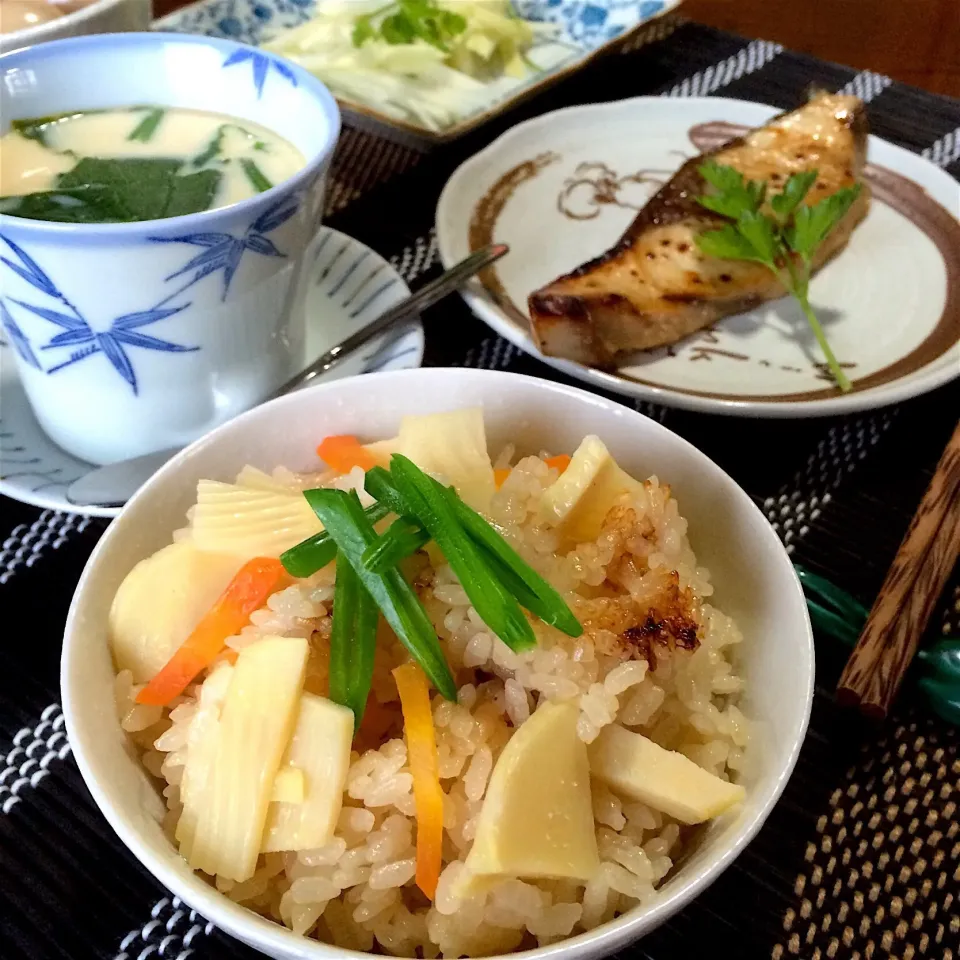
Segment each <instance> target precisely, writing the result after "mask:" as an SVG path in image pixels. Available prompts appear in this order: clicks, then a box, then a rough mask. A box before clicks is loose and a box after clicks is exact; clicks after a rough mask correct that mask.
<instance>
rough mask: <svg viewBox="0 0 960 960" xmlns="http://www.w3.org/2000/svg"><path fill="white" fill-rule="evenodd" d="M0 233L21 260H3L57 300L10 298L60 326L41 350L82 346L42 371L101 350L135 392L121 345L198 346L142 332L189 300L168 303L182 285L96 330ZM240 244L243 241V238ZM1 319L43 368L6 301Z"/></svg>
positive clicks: (165, 349)
mask: <svg viewBox="0 0 960 960" xmlns="http://www.w3.org/2000/svg"><path fill="white" fill-rule="evenodd" d="M0 239H2V240H3V242H4V243H5V244H6V245H7V246H8V247H9V248H10V249H11V250H12V251H13V252H14V254H15V255H16V257H17V259H18V260H19V263H13V262H12V261H10V260H8V259H7V258H5V257H4V258H0V260H2V262H3V264H4V265H5V266H6V267H7V268H8V269H10V270H11V271H12V272H13V273H15V274H16V275H17V276H18V277H20V278H21V279H22V280H24V281H26V282H27V283H28V284H30V286H32V287H34V288H35V289H36V290H39V291H41V292H43V293H44V294H46V295H47V296H48V297H49V298H50V299H52V300H54V301H56V303H57V306H56V307H53V306H45V305H43V304H37V303H29V302H27V301H25V300H17V299H15V298H13V297H10V298H9V302H10V303H11V304H16V305H17V306H18V307H20V308H21V309H22V310H24V311H26V313H27V314H29V315H31V316H33V317H39V318H40V319H41V320H46V321H47V322H48V323H52V324H53V325H54V326H56V327H58V328H59V329H60V331H61V332H60V333H56V334H54V335H53V336H52V337H50V339H49V340H48V341H47V342H46V343H44V344H43V345H42V346H41V347H40V349H41V350H58V349H63V348H65V347H80V348H81V349H79V350H77V349H74V350H73V351H72V352H71V354H70V356H69V357H68V358H67V359H66V360H61V361H60V362H59V363H55V364H54V365H53V366H51V367H49V368H48V369H47V370H46V371H45V372H46V373H48V374H52V373H56V372H57V371H58V370H63V369H65V368H66V367H69V366H71V365H73V364H75V363H79V362H80V361H81V360H85V359H87V357H92V356H94V355H96V354H99V353H102V354H103V355H104V357H106V359H107V360H108V361H109V363H110V365H111V366H112V367H113V369H114V370H115V371H116V372H117V373H118V374H119V375H120V376H121V377H122V378H123V379H124V380H125V381H126V382H127V383H128V384H129V385H130V387H131V389H132V390H133V393H134V395H136V394H138V392H139V384H138V382H137V375H136V371H135V370H134V366H133V361H132V360H131V359H130V356H129V355H128V354H127V351H126V349H125V347H127V348H128V347H137V348H140V349H142V350H154V351H159V352H161V353H189V352H192V351H195V350H198V349H199V347H193V346H186V345H184V344H179V343H174V342H173V341H171V340H165V339H162V338H160V337H154V336H150V335H149V334H145V333H142V332H141V331H140V328H141V327H146V326H149V325H151V324H154V323H158V322H159V321H161V320H166V319H167V318H168V317H172V316H174V315H175V314H177V313H180V311H181V310H185V309H186V308H187V307H189V306H190V304H189V303H181V304H179V305H176V306H167V304H168V303H169V301H170V300H171V299H172V298H173V297H175V296H178V295H179V294H180V293H182V292H183V291H182V290H178V291H176V292H175V293H174V294H172V295H168V296H167V297H165V298H164V299H163V300H161V301H160V302H159V303H157V304H156V305H154V306H153V307H150V308H148V309H147V310H137V311H135V312H133V313H125V314H123V315H122V316H119V317H117V318H116V319H115V320H113V321H112V323H111V325H110V328H109V329H108V330H105V331H96V330H94V329H93V327H91V325H90V324H89V323H88V322H87V319H86V318H85V317H84V316H83V314H82V313H80V311H79V310H78V309H77V308H76V307H75V306H74V305H73V304H72V303H71V302H70V301H69V300H68V299H67V298H66V297H65V296H64V295H63V293H61V291H60V290H59V289H58V288H57V286H56V285H55V284H54V283H53V281H52V280H51V279H50V277H49V276H48V275H47V274H46V273H45V272H44V271H43V269H42V268H41V267H40V265H39V264H38V263H37V262H36V261H35V260H34V259H33V258H32V257H31V256H30V255H29V254H27V252H26V251H25V250H23V249H22V248H21V247H19V246H18V245H17V244H15V243H14V242H13V241H12V240H10V239H9V238H8V237H2V236H0ZM241 247H242V241H241ZM0 310H2V313H0V321H2V325H3V328H4V329H5V330H6V331H7V334H8V336H9V337H10V340H11V342H12V344H13V346H14V349H15V350H16V351H17V353H18V354H19V356H20V357H21V359H22V360H23V361H24V362H25V363H28V364H30V365H31V366H33V367H35V368H36V369H38V370H42V369H43V367H42V366H41V364H40V362H39V360H38V359H37V356H36V353H35V352H34V350H33V348H32V346H31V344H30V340H29V338H28V337H27V336H26V335H25V334H24V333H23V331H22V330H21V328H20V327H19V325H18V324H17V321H16V319H15V318H14V317H13V315H12V314H11V313H10V310H9V309H8V308H7V306H6V304H4V303H3V302H2V301H0Z"/></svg>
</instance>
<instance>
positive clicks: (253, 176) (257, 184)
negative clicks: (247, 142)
mask: <svg viewBox="0 0 960 960" xmlns="http://www.w3.org/2000/svg"><path fill="white" fill-rule="evenodd" d="M240 166H241V167H242V168H243V172H244V173H245V174H246V175H247V179H248V180H249V181H250V185H251V186H252V187H253V188H254V190H256V191H257V193H263V192H264V191H265V190H269V189H270V188H271V187H272V186H273V184H272V183H271V182H270V180H269V179H268V178H267V177H266V176H264V173H263V171H262V170H261V169H260V168H259V167H258V166H257V162H256V160H251V159H250V158H249V157H244V158H243V159H242V160H241V161H240Z"/></svg>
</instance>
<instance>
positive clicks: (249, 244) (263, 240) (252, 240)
mask: <svg viewBox="0 0 960 960" xmlns="http://www.w3.org/2000/svg"><path fill="white" fill-rule="evenodd" d="M244 246H246V248H247V249H248V250H253V251H254V252H255V253H260V254H262V255H263V256H265V257H282V256H283V254H282V253H281V252H280V251H279V250H278V249H277V248H276V246H275V245H274V243H273V241H272V240H269V239H268V238H267V237H264V236H262V235H261V234H259V233H252V234H250V235H249V236H248V237H247V238H246V239H245V240H244Z"/></svg>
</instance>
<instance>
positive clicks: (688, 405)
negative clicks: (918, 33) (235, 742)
mask: <svg viewBox="0 0 960 960" xmlns="http://www.w3.org/2000/svg"><path fill="white" fill-rule="evenodd" d="M662 99H663V98H662V97H631V98H628V99H626V100H614V101H610V102H609V103H590V104H582V105H578V106H573V107H564V108H562V109H560V110H553V111H551V112H550V113H544V114H541V115H540V116H538V117H533V118H532V119H530V120H526V121H524V122H523V123H519V124H517V125H516V126H514V127H511V128H510V129H509V130H507V131H506V132H505V133H503V134H501V135H500V136H499V137H497V139H496V140H494V141H493V142H492V143H490V144H488V145H487V146H486V147H484V148H483V149H482V150H480V151H479V152H478V153H475V154H474V155H473V156H471V157H469V158H468V159H466V160H465V161H464V162H463V163H462V164H461V165H460V166H459V167H457V169H456V170H455V171H454V172H453V173H452V174H451V175H450V178H449V179H448V180H447V182H446V184H445V185H444V188H443V191H442V192H441V194H440V198H439V200H438V201H437V213H436V218H435V220H436V224H435V226H436V233H437V247H438V251H439V254H440V261H441V263H442V264H443V265H444V267H445V268H447V267H449V266H451V264H452V262H453V261H454V260H455V259H456V257H455V256H454V254H453V252H452V250H451V236H450V234H449V233H448V232H447V230H446V229H445V228H444V220H445V219H447V218H445V217H444V216H443V211H444V209H445V207H446V206H447V205H448V204H450V203H451V202H452V200H451V197H452V196H453V194H454V191H455V190H456V189H457V186H458V181H459V180H461V179H468V178H469V177H470V175H471V174H476V173H478V172H479V171H482V170H484V169H485V168H489V166H490V160H491V158H492V157H494V156H496V154H497V152H498V151H499V150H500V149H501V148H502V147H503V145H504V144H505V143H508V142H509V141H510V140H512V139H514V138H515V137H517V136H520V135H522V133H523V132H525V131H528V130H529V129H530V128H532V127H533V128H535V127H540V126H547V125H552V124H553V123H554V122H556V121H557V120H558V119H559V118H569V117H571V116H576V115H577V114H580V113H586V112H593V111H601V112H615V111H618V110H622V109H628V108H629V107H630V106H636V107H638V108H639V107H642V105H643V104H644V103H645V102H649V101H655V102H658V103H660V102H662ZM673 102H674V104H675V105H676V106H677V108H678V109H683V108H684V107H686V106H700V107H702V106H705V105H707V104H709V105H710V106H711V107H714V106H715V107H716V112H717V114H718V116H719V115H721V114H722V112H723V109H724V107H725V106H726V105H728V104H736V106H737V107H738V108H742V107H743V106H747V107H750V108H759V109H761V110H766V111H769V112H770V114H771V115H773V114H774V113H779V112H780V111H779V110H778V108H776V107H772V106H770V105H769V104H765V103H757V102H754V101H751V100H737V99H735V98H733V97H678V98H676V99H675V100H674V101H673ZM870 140H871V141H873V142H875V143H882V144H883V145H884V148H885V149H889V150H892V151H893V152H894V154H895V155H897V156H898V157H899V158H903V160H904V163H905V164H906V165H907V166H909V165H910V164H924V165H927V166H928V167H929V169H930V171H931V173H932V174H933V175H934V176H939V177H943V178H946V179H947V180H949V181H950V183H951V184H952V185H953V186H954V187H955V186H956V181H954V179H953V178H952V177H951V176H950V175H949V174H948V173H946V172H945V171H943V170H941V169H940V168H939V167H937V166H935V165H934V164H933V163H930V161H928V160H926V159H925V158H924V157H921V156H919V155H918V154H915V153H911V152H910V151H909V150H906V149H904V148H903V147H898V146H897V145H896V144H893V143H890V142H889V141H887V140H881V139H880V138H879V137H874V136H873V135H871V137H870ZM901 172H902V171H901ZM904 175H906V174H904ZM954 215H956V213H954ZM451 219H452V218H451ZM585 256H586V254H585ZM461 296H462V297H463V299H464V300H465V301H466V303H467V305H468V306H469V307H470V309H471V310H472V311H473V313H474V314H475V315H476V316H478V317H479V318H480V319H481V320H483V322H484V323H486V324H487V325H488V326H490V327H492V328H493V330H494V331H496V332H497V333H498V334H500V336H502V337H504V338H505V339H507V340H509V341H510V342H511V343H512V344H513V345H514V346H516V347H519V348H520V349H521V350H523V351H524V352H525V353H528V354H530V355H531V356H533V357H535V358H536V359H538V360H542V361H543V362H544V363H546V364H547V365H548V366H551V367H553V368H554V369H555V370H559V371H560V372H561V373H565V374H567V376H570V377H574V378H575V379H577V380H582V381H584V382H586V383H590V384H593V385H594V386H596V387H600V388H601V389H603V390H611V391H613V392H614V393H620V394H627V395H629V396H634V397H640V398H641V399H644V400H650V401H653V402H654V403H662V404H664V405H665V406H670V407H678V408H680V409H683V410H693V411H696V412H699V413H720V414H725V415H727V416H736V417H754V416H763V417H769V418H772V419H788V418H795V417H827V416H836V415H838V414H845V413H857V412H860V411H863V410H873V409H876V408H878V407H885V406H889V405H891V404H894V403H899V402H900V401H902V400H909V399H910V398H911V397H915V396H918V395H919V394H923V393H927V392H929V391H931V390H935V389H936V388H937V387H941V386H943V385H944V384H946V383H949V382H950V381H951V380H954V379H956V378H957V377H960V364H957V365H956V367H955V368H954V367H951V365H950V364H949V363H943V362H941V361H942V360H943V357H940V358H938V360H934V361H932V362H931V363H930V364H928V366H927V367H924V368H923V369H921V370H918V371H916V372H915V373H913V374H911V375H908V376H906V377H903V378H901V379H899V380H895V381H893V382H892V383H887V384H883V385H881V386H878V387H873V388H871V389H868V390H862V391H857V392H855V393H850V394H846V395H842V396H838V397H830V398H827V399H824V400H799V401H789V400H783V401H769V400H735V399H731V400H724V399H721V398H715V397H700V396H697V395H695V394H691V393H685V392H683V391H680V390H672V389H670V388H669V387H660V386H656V385H655V384H647V383H636V382H634V381H630V380H625V379H624V378H622V377H618V376H616V375H615V374H611V373H606V372H605V371H603V370H597V369H594V368H593V367H587V366H584V365H582V364H579V363H573V362H572V361H569V360H562V359H559V358H557V357H548V356H545V355H544V354H542V353H540V351H539V350H537V348H536V346H535V345H534V343H533V341H532V339H531V338H530V337H529V336H528V335H527V334H526V333H525V332H524V331H523V330H521V329H520V328H519V327H518V326H517V325H516V324H514V323H512V322H511V321H510V320H509V319H508V318H506V317H505V316H504V315H503V314H502V313H501V311H500V310H498V309H497V307H496V306H495V305H494V304H493V303H491V302H490V300H489V299H488V297H487V296H485V295H484V294H482V293H479V292H477V290H476V288H475V285H473V286H470V287H465V288H464V289H463V290H462V291H461Z"/></svg>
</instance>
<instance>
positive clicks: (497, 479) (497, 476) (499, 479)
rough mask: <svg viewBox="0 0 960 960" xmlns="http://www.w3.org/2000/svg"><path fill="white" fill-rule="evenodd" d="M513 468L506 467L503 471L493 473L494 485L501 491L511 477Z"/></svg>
mask: <svg viewBox="0 0 960 960" xmlns="http://www.w3.org/2000/svg"><path fill="white" fill-rule="evenodd" d="M512 471H513V467H506V468H505V469H503V470H494V471H493V485H494V486H495V487H496V488H497V489H498V490H499V489H500V488H501V487H502V486H503V481H504V480H506V479H507V477H509V476H510V474H511V472H512Z"/></svg>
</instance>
